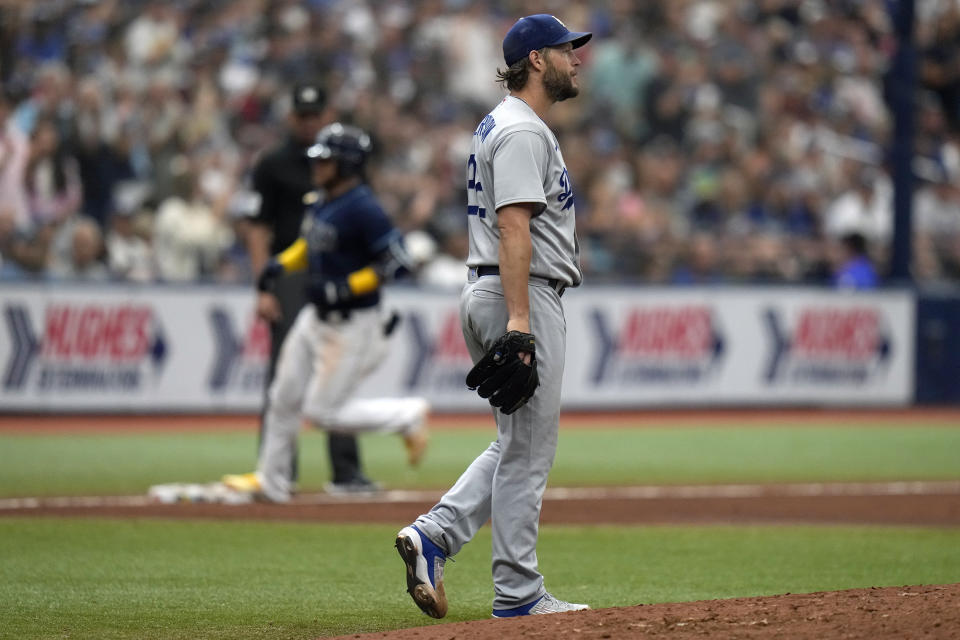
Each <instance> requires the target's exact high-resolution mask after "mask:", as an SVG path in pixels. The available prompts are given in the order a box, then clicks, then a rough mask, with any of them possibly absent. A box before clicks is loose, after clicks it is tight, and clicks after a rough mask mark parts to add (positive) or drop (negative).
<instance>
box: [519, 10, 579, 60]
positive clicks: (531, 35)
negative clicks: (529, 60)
mask: <svg viewBox="0 0 960 640" xmlns="http://www.w3.org/2000/svg"><path fill="white" fill-rule="evenodd" d="M592 37H593V34H592V33H588V32H581V31H570V30H569V29H567V25H565V24H563V23H562V22H560V21H559V20H558V19H557V18H556V17H555V16H551V15H550V14H547V13H537V14H535V15H532V16H527V17H526V18H520V19H519V20H517V22H516V24H514V25H513V26H512V27H510V31H507V35H506V36H504V38H503V59H504V61H505V62H506V63H507V66H508V67H509V66H511V65H513V63H515V62H516V61H517V60H522V59H523V58H526V57H527V56H528V55H529V54H530V52H531V51H536V50H537V49H542V48H544V47H555V46H557V45H561V44H565V43H567V42H572V43H573V48H574V49H576V48H577V47H582V46H583V45H585V44H587V42H588V41H589V40H590V38H592Z"/></svg>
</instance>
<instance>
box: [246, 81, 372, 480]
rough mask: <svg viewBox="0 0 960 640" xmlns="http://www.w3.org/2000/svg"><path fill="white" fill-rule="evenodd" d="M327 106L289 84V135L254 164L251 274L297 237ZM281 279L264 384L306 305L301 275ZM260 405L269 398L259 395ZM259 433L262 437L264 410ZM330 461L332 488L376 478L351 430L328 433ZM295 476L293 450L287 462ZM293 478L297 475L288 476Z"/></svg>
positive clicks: (305, 87) (309, 87) (316, 90)
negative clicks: (256, 203) (312, 152)
mask: <svg viewBox="0 0 960 640" xmlns="http://www.w3.org/2000/svg"><path fill="white" fill-rule="evenodd" d="M333 119H334V118H333V112H332V109H329V108H328V106H327V100H326V93H325V92H324V90H323V88H322V87H321V86H320V85H319V84H315V83H301V84H297V85H296V86H295V87H294V89H293V105H292V109H291V114H290V126H289V129H290V130H289V135H288V136H287V139H286V140H285V141H284V142H283V143H282V144H280V145H279V146H278V147H276V148H275V149H272V150H270V151H269V152H267V153H266V154H265V155H264V156H263V157H262V158H261V159H260V161H259V162H258V163H257V165H256V166H255V167H254V169H253V188H254V190H255V191H256V192H257V193H258V194H259V195H260V211H259V213H258V214H257V215H256V216H255V217H254V218H253V219H252V223H253V224H251V225H250V231H249V233H248V236H247V250H248V252H249V253H250V261H251V266H252V267H253V273H260V272H261V271H262V269H263V267H264V265H266V263H267V260H268V259H269V258H270V256H273V255H276V254H278V253H280V252H281V251H283V250H284V249H286V248H287V247H289V246H290V245H291V244H293V242H294V241H295V240H296V239H297V238H298V237H299V236H300V225H301V222H302V221H303V213H304V210H305V209H306V205H307V204H308V202H307V200H308V199H309V198H311V197H315V196H313V190H314V186H313V182H312V174H311V172H310V163H309V161H308V159H307V155H306V149H307V147H309V146H310V145H312V144H313V143H314V140H315V139H316V137H317V132H318V131H320V129H321V128H322V127H323V126H325V125H327V124H330V122H332V121H333ZM305 273H306V272H303V273H300V274H292V275H288V276H284V277H282V278H280V279H279V280H278V281H277V283H276V288H275V290H274V294H275V295H276V296H277V299H278V300H279V301H280V307H281V310H282V312H283V317H282V318H281V319H280V320H279V321H278V322H276V323H273V324H271V326H270V340H271V343H270V365H269V369H268V372H267V381H266V385H265V386H266V388H269V387H270V382H271V381H272V380H273V376H274V373H275V370H276V366H277V356H278V354H279V352H280V345H281V344H283V339H284V337H285V336H286V335H287V331H289V329H290V327H291V325H292V324H293V321H294V319H295V318H296V317H297V313H298V312H299V311H300V309H301V308H302V307H303V306H304V304H306V296H305V291H306V287H305V286H304V285H305V284H306V283H305V280H304V278H305V275H304V274H305ZM264 396H265V397H264V407H266V403H267V402H268V400H267V398H266V394H264ZM265 414H266V409H264V413H263V414H261V421H260V435H261V438H260V440H261V446H262V441H263V428H264V427H263V415H265ZM329 452H330V463H331V466H332V468H333V478H332V483H331V484H328V485H327V488H328V490H329V491H332V492H355V491H373V490H376V489H378V486H377V485H376V483H374V482H371V481H370V480H369V479H367V477H366V476H364V474H363V471H362V470H361V468H360V455H359V450H358V448H357V439H356V437H354V436H351V435H340V434H334V433H331V434H329ZM291 468H292V469H293V474H294V476H296V475H297V460H296V454H295V459H294V461H293V465H292V467H291ZM292 479H293V480H296V477H294V478H292Z"/></svg>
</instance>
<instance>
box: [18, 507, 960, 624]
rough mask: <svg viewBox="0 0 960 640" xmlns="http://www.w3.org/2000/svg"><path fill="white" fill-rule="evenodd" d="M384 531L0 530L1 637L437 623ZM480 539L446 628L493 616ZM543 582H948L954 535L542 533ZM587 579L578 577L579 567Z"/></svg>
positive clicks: (788, 585) (612, 602) (566, 586)
mask: <svg viewBox="0 0 960 640" xmlns="http://www.w3.org/2000/svg"><path fill="white" fill-rule="evenodd" d="M394 532H395V528H394V527H385V526H381V525H369V526H361V525H350V526H347V525H318V524H291V523H263V522H174V521H156V520H153V521H149V520H95V519H91V520H87V519H32V518H6V519H0V540H2V549H3V553H2V555H0V638H11V639H12V638H17V639H22V638H63V637H70V638H98V639H113V638H117V639H119V638H171V639H179V638H183V639H187V638H224V639H226V638H235V639H241V640H242V639H246V638H251V639H252V638H258V639H264V638H265V639H275V638H276V639H279V638H315V637H318V636H329V635H339V634H347V633H357V632H365V631H378V630H387V629H393V628H401V627H411V626H420V625H425V624H433V623H434V622H435V621H432V620H431V619H429V618H427V617H425V616H423V615H422V614H420V612H419V611H418V610H417V609H416V608H415V607H414V606H413V604H412V603H411V602H410V601H409V599H408V597H407V595H406V593H405V587H404V584H403V577H402V568H401V565H400V561H399V559H398V558H397V557H396V554H395V551H394V550H393V547H392V538H393V534H394ZM489 549H490V536H489V529H483V530H482V531H481V532H480V534H479V535H478V536H477V538H476V539H475V540H474V541H473V542H472V543H471V544H470V545H468V546H467V547H466V548H465V549H464V550H463V552H461V554H460V555H459V556H458V558H457V562H456V563H451V564H448V565H447V572H446V575H447V580H446V582H447V591H448V593H449V596H450V599H451V607H450V609H451V611H450V614H449V615H448V617H447V618H446V619H445V620H444V622H450V621H458V620H470V619H480V618H486V617H488V616H489V607H490V602H491V600H492V587H491V581H490V566H489V563H490V560H489ZM539 556H540V562H541V569H542V570H543V573H544V574H545V575H546V576H547V586H548V588H550V589H551V590H552V591H553V592H555V593H556V594H557V595H558V596H560V597H563V598H566V599H571V600H574V601H583V602H588V603H590V604H591V605H592V606H594V607H609V606H626V605H633V604H638V603H653V602H667V601H688V600H699V599H708V598H724V597H734V596H748V595H763V594H776V593H784V592H793V593H801V592H811V591H821V590H832V589H842V588H854V587H868V586H889V585H906V584H920V583H925V584H933V583H949V582H958V581H960V530H956V529H940V530H938V529H929V530H927V529H916V528H891V527H887V528H880V527H874V528H866V527H809V526H808V527H779V526H778V527H732V526H714V527H648V528H640V527H594V528H582V527H560V526H545V527H543V529H542V532H541V538H540V545H539ZM587 568H589V569H587Z"/></svg>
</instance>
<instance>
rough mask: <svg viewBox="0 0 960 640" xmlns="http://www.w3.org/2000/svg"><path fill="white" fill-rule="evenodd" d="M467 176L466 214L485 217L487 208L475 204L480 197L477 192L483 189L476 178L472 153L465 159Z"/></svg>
mask: <svg viewBox="0 0 960 640" xmlns="http://www.w3.org/2000/svg"><path fill="white" fill-rule="evenodd" d="M467 176H468V177H467V215H468V216H480V217H481V218H486V217H487V210H486V209H484V208H483V207H481V206H480V205H478V204H475V203H476V202H477V201H478V199H479V197H480V196H478V195H477V193H478V192H480V191H483V185H482V184H480V181H479V180H477V156H476V155H474V154H470V159H469V160H467ZM471 203H474V204H471Z"/></svg>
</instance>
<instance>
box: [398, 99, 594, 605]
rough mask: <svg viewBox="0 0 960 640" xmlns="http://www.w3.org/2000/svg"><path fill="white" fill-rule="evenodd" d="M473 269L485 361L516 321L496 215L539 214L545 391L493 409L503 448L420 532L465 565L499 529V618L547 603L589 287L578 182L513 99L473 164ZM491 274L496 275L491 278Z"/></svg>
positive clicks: (467, 295)
mask: <svg viewBox="0 0 960 640" xmlns="http://www.w3.org/2000/svg"><path fill="white" fill-rule="evenodd" d="M467 186H468V189H469V195H468V216H469V234H470V254H469V257H468V265H469V266H470V272H469V274H470V275H469V278H468V283H467V285H466V286H465V288H464V290H463V292H462V294H461V297H460V317H461V322H462V326H463V335H464V338H465V340H466V343H467V347H468V349H469V351H470V355H471V357H472V358H473V361H474V362H476V361H477V360H479V359H480V358H481V356H482V355H483V354H484V353H485V352H486V351H487V349H489V348H490V346H491V344H492V343H493V341H494V340H495V339H496V338H498V337H499V336H500V335H502V334H503V333H504V331H505V330H506V326H507V320H508V314H507V307H506V302H505V299H504V294H503V288H502V285H501V282H500V278H499V277H497V276H496V275H489V276H485V275H483V274H484V273H491V272H492V271H494V270H493V269H491V267H494V266H496V265H497V264H498V262H499V257H498V256H499V242H500V240H499V233H498V231H497V226H496V218H497V213H496V212H497V209H498V208H499V207H503V206H505V205H508V204H513V203H522V202H525V203H531V202H532V203H537V204H539V205H541V206H540V208H539V212H538V214H537V215H536V216H535V217H533V218H532V219H531V221H530V235H531V241H532V246H533V253H532V258H531V264H530V273H531V277H530V287H529V296H530V332H531V333H533V334H534V335H535V336H536V339H537V353H536V356H537V362H538V372H539V375H540V387H539V388H538V390H537V392H536V393H535V394H534V395H533V397H532V398H531V399H530V401H529V402H528V403H527V404H526V405H525V406H523V407H521V408H520V409H519V410H517V411H516V412H515V413H513V414H512V415H504V414H502V413H501V412H500V411H499V410H494V416H495V418H496V420H497V440H496V441H495V442H493V443H492V444H491V445H490V446H489V447H488V448H487V450H486V451H484V452H483V453H482V454H481V455H480V456H479V457H477V459H476V460H474V462H473V463H472V464H471V465H470V466H469V467H468V468H467V470H466V471H465V472H464V473H463V475H462V476H461V477H460V479H459V480H458V481H457V483H456V484H455V485H454V486H453V487H452V488H451V489H450V491H448V492H447V493H446V494H445V495H444V496H443V498H441V500H440V502H439V503H438V504H437V505H436V506H435V507H433V509H431V511H430V512H429V513H427V514H424V515H422V516H420V517H419V518H418V519H417V521H416V524H417V526H418V527H420V529H421V530H422V531H423V532H424V533H425V534H426V535H427V536H428V537H429V538H431V539H432V540H433V541H434V542H435V543H437V544H438V545H440V546H441V548H443V549H444V551H445V552H446V553H447V555H454V554H456V553H457V552H458V551H460V549H461V548H462V547H463V545H464V544H466V543H467V542H469V541H470V540H471V539H472V538H473V536H474V535H475V534H476V532H477V530H478V529H479V528H480V527H481V526H483V524H484V523H485V522H486V521H487V520H488V519H491V520H492V527H493V554H492V555H493V581H494V590H495V597H494V602H493V607H494V609H508V608H512V607H518V606H522V605H525V604H527V603H530V602H533V601H535V600H537V599H538V598H540V597H541V596H543V595H544V594H545V593H546V591H545V589H544V586H543V576H542V575H541V574H540V573H539V571H538V569H537V554H536V543H537V531H538V526H539V520H540V506H541V503H542V499H543V492H544V489H545V488H546V484H547V474H548V473H549V471H550V468H551V467H552V466H553V459H554V455H555V453H556V447H557V432H558V425H559V418H560V386H561V380H562V378H563V365H564V354H565V350H566V322H565V320H564V317H563V308H562V306H561V304H560V294H562V292H563V288H564V287H565V286H577V285H579V284H580V281H581V272H580V265H579V248H578V245H577V240H576V234H575V218H574V203H573V201H574V197H573V188H572V185H571V183H570V177H569V174H568V173H567V170H566V167H565V166H564V162H563V156H562V155H561V153H560V147H559V145H558V143H557V140H556V137H555V136H554V135H553V132H551V131H550V129H549V128H548V127H547V126H546V124H544V122H543V121H542V120H540V118H539V117H537V115H536V113H534V111H533V110H532V109H531V108H530V107H529V106H527V104H526V103H525V102H523V101H522V100H520V99H518V98H515V97H513V96H508V97H506V98H505V99H504V100H503V102H501V103H500V104H499V105H498V106H497V107H496V108H495V109H494V110H493V111H492V112H491V113H490V114H489V115H488V116H487V117H486V118H485V119H484V120H483V122H482V123H481V124H480V126H479V127H478V128H477V130H476V132H475V133H474V136H473V145H472V148H471V155H470V159H469V161H468V164H467ZM483 267H487V269H483Z"/></svg>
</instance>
